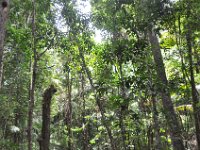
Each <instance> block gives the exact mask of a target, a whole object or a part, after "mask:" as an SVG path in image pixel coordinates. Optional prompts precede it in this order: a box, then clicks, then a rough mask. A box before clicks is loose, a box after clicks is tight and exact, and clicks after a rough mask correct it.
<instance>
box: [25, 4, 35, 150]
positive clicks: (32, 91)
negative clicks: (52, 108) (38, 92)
mask: <svg viewBox="0 0 200 150" xmlns="http://www.w3.org/2000/svg"><path fill="white" fill-rule="evenodd" d="M32 5H33V14H32V15H33V16H32V51H33V55H34V56H33V57H34V60H33V67H32V79H31V84H30V91H29V112H28V131H27V139H28V150H32V128H33V127H32V126H33V109H34V101H35V96H34V94H35V84H36V73H37V52H36V46H35V32H36V31H35V30H36V27H35V13H36V12H35V0H33V3H32Z"/></svg>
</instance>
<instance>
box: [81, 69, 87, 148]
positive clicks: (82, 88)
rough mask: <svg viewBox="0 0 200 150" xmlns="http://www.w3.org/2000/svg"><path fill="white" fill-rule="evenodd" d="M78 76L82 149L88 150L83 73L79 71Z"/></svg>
mask: <svg viewBox="0 0 200 150" xmlns="http://www.w3.org/2000/svg"><path fill="white" fill-rule="evenodd" d="M80 76H81V98H82V101H83V105H82V106H83V108H82V109H83V110H82V124H83V125H84V128H83V150H88V149H89V147H88V134H87V126H86V121H85V114H86V112H85V111H86V110H85V96H84V85H85V84H84V81H85V79H84V75H83V73H82V72H81V73H80Z"/></svg>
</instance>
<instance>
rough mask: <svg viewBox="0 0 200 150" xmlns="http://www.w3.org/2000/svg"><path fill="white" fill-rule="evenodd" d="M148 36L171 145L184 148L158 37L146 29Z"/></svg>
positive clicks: (182, 149) (181, 149) (175, 147)
mask: <svg viewBox="0 0 200 150" xmlns="http://www.w3.org/2000/svg"><path fill="white" fill-rule="evenodd" d="M148 36H149V40H150V44H151V49H152V53H153V57H154V61H155V65H156V72H157V76H158V80H159V82H160V87H159V88H160V89H159V90H160V91H159V92H160V94H161V96H162V103H163V108H164V110H165V117H166V119H167V122H168V126H169V131H170V136H171V140H172V145H173V148H174V150H184V149H185V148H184V145H183V139H182V137H181V128H180V124H179V122H178V119H177V116H176V113H175V111H174V107H173V103H172V100H171V96H170V92H169V89H168V80H167V77H166V72H165V67H164V63H163V58H162V54H161V50H160V45H159V42H158V38H157V36H156V34H155V32H154V31H153V30H152V29H151V30H149V31H148Z"/></svg>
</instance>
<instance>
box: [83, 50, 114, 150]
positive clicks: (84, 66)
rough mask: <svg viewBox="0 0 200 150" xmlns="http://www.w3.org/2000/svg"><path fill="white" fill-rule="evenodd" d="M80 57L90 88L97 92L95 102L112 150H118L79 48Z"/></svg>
mask: <svg viewBox="0 0 200 150" xmlns="http://www.w3.org/2000/svg"><path fill="white" fill-rule="evenodd" d="M79 55H80V58H81V61H82V66H83V69H84V71H85V72H86V74H87V76H88V79H89V82H90V86H91V88H92V89H93V91H94V92H95V100H96V103H97V106H98V108H99V110H100V113H101V120H102V124H103V125H104V127H105V128H106V131H107V134H108V137H109V139H110V144H111V148H112V150H116V145H115V142H114V138H113V135H112V132H111V129H110V128H109V125H108V123H107V122H106V117H105V114H104V113H105V110H104V108H103V106H102V104H101V100H100V98H99V97H98V95H97V91H96V87H95V86H94V83H93V80H92V77H91V72H90V70H89V69H88V67H87V65H86V62H85V58H84V55H83V52H82V49H81V48H79Z"/></svg>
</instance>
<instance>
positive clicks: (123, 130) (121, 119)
mask: <svg viewBox="0 0 200 150" xmlns="http://www.w3.org/2000/svg"><path fill="white" fill-rule="evenodd" d="M121 55H122V54H121ZM119 66H120V68H119V70H120V76H121V77H120V78H121V85H120V95H121V96H122V98H123V99H124V100H125V99H126V92H125V82H124V76H123V72H122V62H121V56H120V58H119ZM127 109H128V105H127V104H126V103H125V102H124V104H122V105H121V110H120V117H119V126H120V129H121V136H122V144H123V148H124V150H126V149H127V148H126V128H125V125H124V117H125V115H124V113H125V111H126V110H127Z"/></svg>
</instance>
